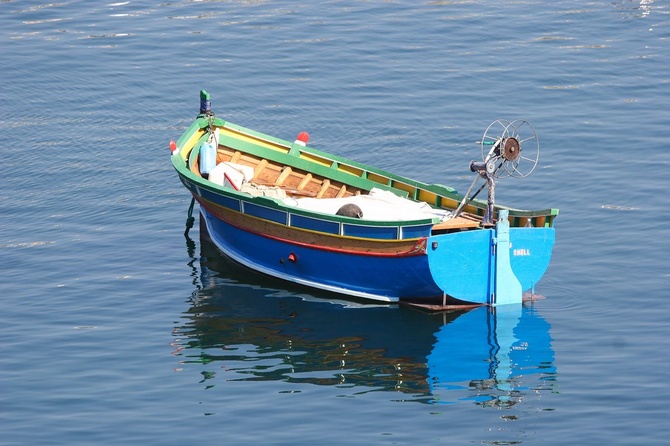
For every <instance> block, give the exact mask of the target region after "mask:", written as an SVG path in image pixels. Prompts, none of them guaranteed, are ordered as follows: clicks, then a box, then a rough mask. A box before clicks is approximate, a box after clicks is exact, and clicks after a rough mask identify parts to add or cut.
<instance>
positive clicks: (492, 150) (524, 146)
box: [480, 119, 540, 178]
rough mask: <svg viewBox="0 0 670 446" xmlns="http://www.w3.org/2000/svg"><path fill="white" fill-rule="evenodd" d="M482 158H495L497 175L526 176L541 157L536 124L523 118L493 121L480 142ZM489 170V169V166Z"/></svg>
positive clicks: (502, 176)
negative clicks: (534, 126) (510, 120)
mask: <svg viewBox="0 0 670 446" xmlns="http://www.w3.org/2000/svg"><path fill="white" fill-rule="evenodd" d="M480 144H481V146H482V161H483V162H484V163H485V164H487V163H489V162H490V161H493V172H490V174H492V175H493V176H494V177H495V178H507V177H510V176H511V177H515V178H525V177H527V176H528V175H530V174H531V173H533V171H534V170H535V166H537V162H538V161H539V159H540V141H539V140H538V138H537V133H535V129H534V128H533V126H532V125H531V124H530V123H529V122H528V121H524V120H521V119H519V120H516V121H513V122H511V123H510V122H508V121H505V120H503V119H498V120H496V121H494V122H493V123H491V125H489V126H488V127H487V129H486V131H485V132H484V136H482V140H481V142H480ZM487 170H488V169H487Z"/></svg>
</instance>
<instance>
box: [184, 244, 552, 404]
mask: <svg viewBox="0 0 670 446" xmlns="http://www.w3.org/2000/svg"><path fill="white" fill-rule="evenodd" d="M189 249H190V250H194V244H193V242H192V241H190V240H189ZM201 250H202V252H201V258H200V271H199V272H198V270H197V263H198V262H197V259H196V258H195V257H193V261H192V264H191V265H192V267H193V268H194V282H195V285H196V288H197V289H196V291H195V292H194V293H193V296H192V298H191V302H190V304H191V305H190V308H189V309H188V310H187V311H186V312H185V314H184V316H183V319H182V321H183V322H182V323H181V325H180V326H178V327H177V328H175V330H174V336H175V338H176V339H175V340H174V342H173V344H174V345H175V347H176V350H175V355H177V356H179V358H180V362H181V363H182V364H183V366H182V367H183V368H191V366H192V365H194V364H198V366H199V367H202V370H201V371H200V373H201V375H202V376H204V378H205V379H204V380H203V382H205V383H206V385H207V387H208V388H209V387H212V386H216V385H223V384H224V383H225V382H230V381H258V380H263V381H281V382H283V383H290V384H296V385H297V387H296V388H295V389H294V390H291V391H292V392H295V391H297V392H299V391H300V384H306V383H309V384H316V385H326V386H339V387H342V388H355V392H356V394H361V393H365V392H369V391H394V392H400V393H402V394H403V396H402V398H401V399H403V400H413V401H420V402H426V403H455V402H459V401H472V402H474V403H475V404H481V405H491V406H496V407H509V406H512V405H514V404H516V403H518V402H520V401H521V400H523V399H524V398H526V397H529V396H532V395H534V396H537V397H539V395H540V394H541V393H545V392H553V391H554V389H555V387H556V386H557V383H556V369H555V366H554V363H553V361H554V358H553V357H554V354H553V351H552V350H551V338H550V335H549V329H550V326H549V324H548V323H547V322H546V321H545V320H544V319H543V318H542V317H540V315H539V314H537V312H536V310H535V309H534V308H533V307H532V306H530V307H526V306H524V307H521V306H516V305H509V306H501V307H498V308H496V309H491V308H486V307H481V308H476V309H473V310H470V311H453V312H442V313H434V314H431V313H426V312H424V311H419V310H415V309H412V308H405V307H398V306H393V305H392V306H388V305H383V306H382V305H380V306H371V305H369V304H358V303H356V302H352V301H344V300H341V298H340V297H339V296H337V295H328V294H323V293H321V292H319V293H318V294H312V293H314V292H313V291H312V290H307V289H305V288H302V287H298V286H296V287H295V288H293V289H290V288H287V287H286V286H287V285H286V283H285V282H279V281H277V280H274V279H272V278H268V277H265V276H261V275H259V274H257V273H255V272H251V271H249V270H246V269H244V268H243V267H240V266H238V265H237V264H235V263H233V262H231V261H230V260H228V259H227V258H226V257H224V256H223V255H222V254H221V253H220V252H219V251H218V250H217V248H216V247H215V246H214V245H213V244H212V243H211V242H209V241H208V240H207V239H206V238H204V237H202V239H201ZM316 296H318V297H316ZM508 307H509V308H508Z"/></svg>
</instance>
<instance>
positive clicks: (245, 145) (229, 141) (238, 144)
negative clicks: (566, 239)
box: [171, 116, 558, 227]
mask: <svg viewBox="0 0 670 446" xmlns="http://www.w3.org/2000/svg"><path fill="white" fill-rule="evenodd" d="M212 123H213V125H214V126H215V127H223V128H228V129H231V130H233V131H236V132H240V133H244V134H246V135H248V136H251V137H254V138H258V139H261V140H265V141H267V142H270V143H272V144H276V145H280V146H283V147H285V148H286V150H287V153H282V152H280V151H276V150H272V149H268V148H266V147H263V146H261V145H258V144H254V143H252V142H247V141H241V140H238V139H235V138H233V137H222V138H221V140H220V143H221V144H224V145H228V146H230V147H232V148H234V149H237V150H240V151H242V152H246V153H250V154H253V155H256V156H260V157H263V158H267V159H268V160H270V161H274V162H278V163H281V164H283V165H287V166H291V167H292V168H296V169H301V170H304V171H307V172H311V173H313V174H315V175H318V176H323V177H325V178H329V179H331V180H335V181H338V182H342V183H344V184H347V185H351V186H354V187H358V188H360V189H364V190H370V189H372V188H373V187H377V188H381V189H385V190H390V191H392V192H393V193H395V194H396V195H399V196H402V197H408V195H410V196H409V197H408V198H411V199H417V198H418V196H419V193H420V191H422V190H423V191H426V192H428V193H431V194H435V195H437V196H438V197H443V198H442V200H444V199H447V200H454V201H456V202H460V201H461V200H462V199H463V196H462V195H461V194H459V193H458V192H457V191H456V190H455V189H453V188H451V187H448V186H443V185H439V184H426V183H422V182H420V181H415V180H412V179H409V178H406V177H403V176H400V175H396V174H393V173H391V172H387V171H384V170H382V169H377V168H375V167H372V166H368V165H365V164H362V163H359V162H356V161H353V160H350V159H347V158H344V157H341V156H338V155H333V154H331V153H327V152H323V151H321V150H318V149H315V148H312V147H309V146H307V147H304V146H297V145H295V144H293V143H291V142H289V141H286V140H282V139H280V138H276V137H273V136H270V135H266V134H264V133H261V132H258V131H255V130H252V129H249V128H246V127H243V126H240V125H237V124H233V123H230V122H227V121H224V120H223V119H220V118H214V120H213V122H212ZM209 125H210V119H209V118H207V117H202V116H199V117H198V118H197V119H196V120H195V121H194V122H193V123H192V124H191V125H190V126H189V127H188V129H187V130H186V131H185V132H184V133H183V134H182V135H181V137H180V138H179V139H178V140H177V147H178V148H179V151H180V153H181V151H182V148H183V146H184V144H186V143H187V142H188V141H189V140H190V138H191V136H192V135H193V134H194V133H196V132H198V131H200V130H202V129H205V128H206V127H208V126H209ZM205 139H206V136H205V135H203V136H202V137H201V138H200V139H199V140H198V141H197V143H196V144H195V145H194V147H193V148H191V149H190V150H189V156H188V162H189V163H188V164H187V159H185V158H184V157H183V156H181V155H175V156H172V157H171V158H172V164H173V166H174V168H175V169H176V170H177V172H178V173H179V175H181V176H182V177H184V179H186V180H187V181H188V182H191V183H195V184H197V186H198V187H200V188H205V189H207V190H209V191H212V192H215V193H217V194H223V195H226V196H229V197H231V198H235V199H240V200H244V201H250V202H253V203H257V204H259V205H262V206H266V207H269V208H273V209H277V210H283V211H287V212H290V213H292V214H299V215H305V216H314V214H315V213H314V212H309V211H304V210H302V209H299V208H292V207H289V206H286V205H284V204H283V203H282V202H281V201H280V200H277V199H274V198H268V197H262V196H261V197H250V196H249V195H248V194H246V193H242V192H237V191H235V190H232V189H230V188H224V187H223V186H217V185H216V184H214V183H212V182H210V181H208V180H206V179H204V178H202V177H200V176H198V175H196V174H195V173H193V172H192V171H191V170H190V169H189V167H188V166H189V165H190V164H191V163H193V162H195V160H196V159H197V155H198V152H199V150H200V146H201V145H202V143H203V142H204V141H205ZM301 153H307V154H310V155H314V156H316V157H319V158H322V159H324V160H328V161H329V162H331V163H332V164H331V167H328V166H324V165H321V164H319V163H317V162H314V161H310V160H308V159H304V158H300V157H299V156H300V154H301ZM340 165H346V166H351V167H354V168H356V169H358V170H361V171H362V173H363V175H362V176H356V175H353V174H351V173H348V172H344V171H340V170H338V169H337V168H338V166H340ZM369 174H372V175H374V176H380V177H385V178H388V179H389V183H388V184H383V183H379V182H376V181H373V180H370V179H368V178H367V176H368V175H369ZM395 184H400V185H406V186H409V188H413V189H414V193H413V194H408V192H407V191H406V190H403V189H399V188H397V187H393V185H395ZM438 200H441V199H440V198H438ZM471 205H472V206H473V207H475V208H476V212H477V214H479V215H480V216H482V215H484V212H485V210H486V202H484V201H482V200H474V201H473V202H472V203H471ZM501 209H505V210H508V211H509V214H510V223H512V226H518V225H519V223H520V221H521V220H523V222H524V223H525V221H526V219H528V218H534V217H546V223H545V227H551V226H553V220H554V218H555V217H556V216H557V215H558V209H543V210H523V209H516V208H511V207H507V206H502V205H496V211H499V210H501ZM318 215H319V218H320V219H324V220H330V221H336V222H346V223H351V218H348V217H341V216H335V215H330V214H321V213H319V214H318ZM356 220H357V221H356V223H357V224H360V225H370V226H416V225H422V224H430V223H436V222H437V221H436V220H435V219H423V220H415V221H390V222H382V221H371V220H365V219H361V220H359V219H356Z"/></svg>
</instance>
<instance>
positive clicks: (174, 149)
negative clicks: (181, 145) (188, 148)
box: [170, 139, 177, 155]
mask: <svg viewBox="0 0 670 446" xmlns="http://www.w3.org/2000/svg"><path fill="white" fill-rule="evenodd" d="M170 152H171V153H172V154H173V155H174V154H175V153H176V152H177V143H176V142H174V139H173V140H172V141H170Z"/></svg>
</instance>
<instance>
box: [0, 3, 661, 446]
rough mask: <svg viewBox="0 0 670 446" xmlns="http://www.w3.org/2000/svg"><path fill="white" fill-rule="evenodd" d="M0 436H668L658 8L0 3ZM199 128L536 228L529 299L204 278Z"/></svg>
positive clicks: (573, 440) (330, 439)
mask: <svg viewBox="0 0 670 446" xmlns="http://www.w3.org/2000/svg"><path fill="white" fill-rule="evenodd" d="M0 44H1V46H2V50H0V66H1V67H2V68H1V70H0V73H1V74H0V82H1V84H0V85H1V88H0V136H1V141H2V144H1V150H2V154H3V163H2V164H3V166H4V167H3V173H2V175H1V176H0V178H1V180H0V181H1V183H0V185H1V186H2V187H1V188H0V267H1V268H2V275H1V276H0V289H1V293H0V294H1V296H0V419H1V420H2V422H1V423H0V443H3V444H16V445H23V444H67V445H71V444H231V445H238V444H272V445H297V444H299V445H303V444H304V445H308V444H309V445H311V444H319V445H340V444H364V445H375V444H382V445H387V444H422V445H423V444H497V445H501V444H543V445H545V444H556V445H564V444H609V445H613V444H621V445H629V444H662V443H665V444H668V438H670V428H669V427H668V423H667V419H668V415H669V414H670V410H669V409H668V401H670V386H668V378H670V375H669V373H668V370H669V366H670V359H668V351H669V350H670V341H669V339H670V332H669V328H668V327H669V325H668V322H667V320H668V317H670V291H669V289H670V256H669V254H668V250H669V249H670V229H669V225H668V221H670V198H669V196H668V187H669V186H670V180H668V170H669V169H670V151H669V150H668V139H670V50H669V48H670V5H669V4H668V2H666V1H658V0H656V1H654V0H639V1H625V0H608V1H591V2H580V1H571V0H563V1H554V2H548V1H547V2H543V1H536V0H527V1H507V2H494V1H477V0H473V1H409V0H397V1H381V0H368V1H363V0H348V1H315V2H297V1H290V0H284V1H269V0H268V1H262V0H258V1H243V0H239V1H235V0H228V1H175V2H163V3H157V2H135V1H123V2H85V1H70V0H65V1H62V2H52V3H46V2H34V1H2V2H0ZM203 88H204V89H207V90H208V91H209V92H210V93H211V94H212V97H213V108H214V110H215V111H216V112H217V114H218V115H219V116H221V117H223V118H225V119H229V120H231V121H232V122H235V123H238V124H241V125H244V126H246V127H250V128H254V129H257V130H260V131H263V132H266V133H270V134H274V135H276V136H279V137H282V138H284V139H291V138H294V137H295V135H296V134H297V133H298V132H300V131H303V130H306V131H308V132H309V133H310V134H311V136H312V138H311V143H312V145H313V146H314V147H316V148H319V149H323V150H327V151H330V152H334V153H337V154H339V155H342V156H346V157H351V158H355V159H357V160H359V161H362V162H367V163H371V164H374V165H376V166H379V167H382V168H384V169H387V170H391V171H394V172H397V173H400V174H405V175H408V176H411V177H415V178H417V179H419V180H423V181H426V182H437V183H443V184H449V185H452V186H454V187H456V188H457V189H459V190H461V191H465V189H467V186H468V185H469V183H470V181H471V177H470V174H469V173H468V169H467V167H468V163H469V161H470V160H472V159H478V158H479V157H480V149H479V146H478V145H477V144H475V141H477V140H478V139H480V138H481V136H482V134H483V132H484V130H485V129H486V127H487V126H488V125H489V123H491V122H492V121H494V120H495V119H498V118H503V119H508V120H512V119H527V120H528V121H530V122H531V123H532V124H533V126H534V127H535V129H536V130H537V132H538V135H539V138H540V143H541V156H540V165H539V167H538V169H537V170H536V171H535V172H534V173H533V174H532V175H531V176H530V177H528V178H526V179H523V180H517V179H512V178H510V179H507V180H501V182H500V183H499V185H498V188H497V198H498V200H499V202H503V203H506V204H509V205H513V206H516V207H524V208H536V207H538V208H546V207H555V208H559V209H560V212H561V213H560V215H559V217H558V218H557V220H556V230H557V244H556V247H555V251H554V257H553V260H552V263H551V265H550V267H549V270H548V271H547V274H546V275H545V277H544V279H543V280H542V282H540V284H539V285H538V287H537V289H536V291H537V292H538V293H539V294H542V295H543V296H545V297H546V299H544V300H539V301H537V302H535V303H534V304H532V305H530V306H527V307H524V308H523V309H522V308H516V309H511V310H507V311H500V312H499V313H497V314H495V315H494V314H492V313H490V312H489V311H487V310H486V309H479V310H476V311H473V312H470V313H464V314H459V313H450V314H427V313H423V312H418V311H415V310H411V309H407V308H398V307H395V306H391V307H384V306H381V307H380V306H361V305H358V304H357V303H353V302H347V301H344V300H340V299H339V297H338V296H333V295H328V294H320V293H319V292H315V291H310V290H306V289H303V288H296V287H293V286H291V285H286V284H283V283H281V282H277V281H274V280H269V279H266V278H263V277H259V276H257V275H255V274H252V273H250V272H248V271H245V270H243V269H240V268H239V267H237V266H236V265H232V264H230V263H229V262H227V261H226V260H225V259H224V258H222V257H221V255H220V254H219V253H218V252H217V251H216V248H214V247H213V246H212V245H211V244H209V243H208V242H207V241H206V240H201V239H200V237H199V231H198V227H197V225H196V227H195V228H194V229H193V230H191V232H190V237H189V238H185V237H184V235H183V232H184V223H185V221H186V215H187V208H188V205H189V202H190V198H189V196H188V195H187V193H186V190H185V189H184V188H183V187H182V186H181V184H180V182H179V181H178V179H177V177H176V175H175V173H174V172H173V170H172V167H171V164H170V160H169V150H168V142H169V141H170V139H176V138H177V137H178V136H179V135H180V133H181V132H182V131H183V130H184V128H185V127H186V126H187V125H188V124H189V122H190V121H191V120H192V119H193V118H194V117H195V115H196V114H197V110H198V105H199V103H198V92H199V90H200V89H203Z"/></svg>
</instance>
